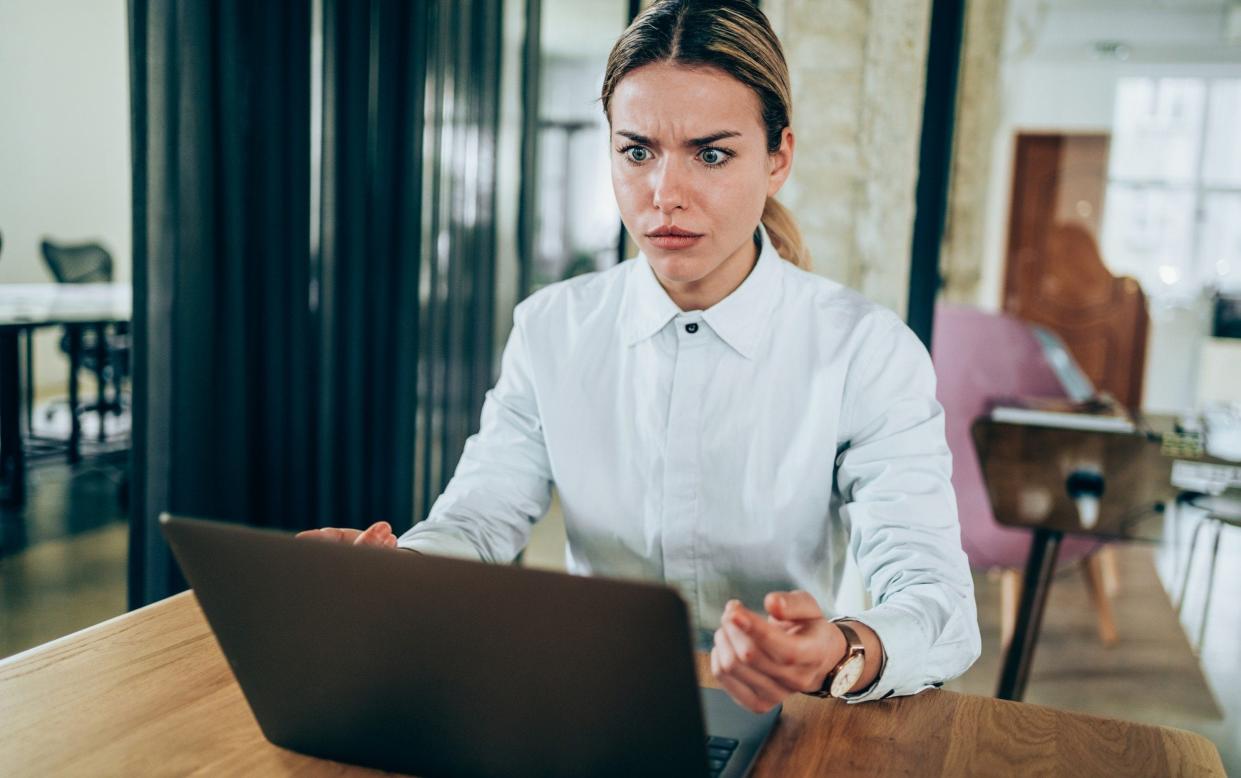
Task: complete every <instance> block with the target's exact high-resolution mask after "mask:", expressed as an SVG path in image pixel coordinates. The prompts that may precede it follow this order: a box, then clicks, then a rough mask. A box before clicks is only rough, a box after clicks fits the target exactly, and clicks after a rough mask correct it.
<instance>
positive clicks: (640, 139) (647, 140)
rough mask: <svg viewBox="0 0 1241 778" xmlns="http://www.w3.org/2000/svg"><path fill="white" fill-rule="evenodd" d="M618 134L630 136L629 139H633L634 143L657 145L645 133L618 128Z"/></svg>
mask: <svg viewBox="0 0 1241 778" xmlns="http://www.w3.org/2000/svg"><path fill="white" fill-rule="evenodd" d="M616 134H617V135H621V136H624V137H626V138H628V139H629V140H631V141H633V142H634V143H640V144H642V145H643V146H654V145H655V141H653V140H651V139H650V138H648V137H646V136H645V135H640V134H638V133H636V132H630V131H629V130H617V131H616Z"/></svg>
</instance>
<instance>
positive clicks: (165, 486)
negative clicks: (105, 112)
mask: <svg viewBox="0 0 1241 778" xmlns="http://www.w3.org/2000/svg"><path fill="white" fill-rule="evenodd" d="M499 19H500V1H499V0H489V1H485V0H473V1H472V2H455V1H453V0H441V2H402V1H400V0H389V1H387V2H384V1H381V0H371V1H370V2H363V1H358V2H349V1H348V0H300V2H299V1H298V0H293V1H292V2H285V3H251V2H244V1H243V0H131V3H130V24H131V54H132V58H131V59H132V71H131V72H132V94H133V131H134V140H133V158H134V182H133V184H134V246H135V248H134V286H135V289H134V292H135V297H134V299H135V306H134V307H135V310H134V330H135V335H134V337H135V365H134V397H135V402H134V484H133V486H134V491H133V498H134V499H133V516H132V522H131V528H132V532H131V547H130V604H131V606H134V607H136V606H138V605H141V604H144V603H147V602H151V601H154V600H156V599H160V598H162V597H164V596H167V595H168V594H171V593H173V592H176V591H178V590H180V589H181V588H183V587H184V582H183V581H182V580H181V578H180V576H179V575H178V573H177V571H176V568H175V564H174V563H173V561H172V560H171V558H170V555H169V552H168V550H167V547H166V546H165V545H164V543H163V540H162V537H161V536H160V534H159V531H158V524H157V519H158V516H159V514H160V513H161V512H163V511H169V512H173V513H180V514H187V515H195V516H206V517H212V518H220V519H228V520H235V521H241V522H245V523H250V524H255V525H261V526H271V527H278V528H283V529H303V528H307V527H312V526H323V525H329V524H330V525H337V526H364V525H366V524H368V523H370V522H372V521H377V520H380V519H386V520H389V521H391V522H392V523H393V524H394V525H396V526H397V527H403V526H408V525H409V524H410V523H411V522H412V521H414V520H415V519H416V518H420V517H421V516H422V515H425V512H426V509H427V508H428V507H429V506H430V502H431V501H432V500H433V499H434V497H435V496H436V495H438V493H439V492H440V490H441V489H442V488H443V485H444V484H445V483H446V481H447V478H448V477H449V476H450V475H451V472H452V468H453V467H454V466H455V463H456V461H457V458H458V457H459V456H460V452H461V448H462V446H463V444H464V440H465V437H466V436H468V435H469V434H470V433H471V432H472V431H473V430H474V428H475V426H476V425H477V414H478V410H479V408H480V407H481V402H482V395H483V392H484V391H485V390H486V388H487V386H488V385H489V384H490V382H491V379H492V355H493V348H492V342H491V333H492V310H493V307H494V306H493V298H494V281H493V279H494V268H493V256H494V250H493V249H494V241H495V237H494V223H493V214H494V210H495V208H494V198H495V186H494V180H495V177H494V153H493V151H494V146H495V143H496V134H497V133H496V128H497V125H498V115H497V113H498V88H499V47H500V31H499V28H498V24H499ZM316 50H318V51H321V53H322V59H321V61H322V68H321V69H315V68H312V61H317V60H316V58H315V57H314V56H313V55H314V53H315V52H316ZM320 96H321V97H320ZM320 100H321V102H320ZM316 128H317V129H318V130H320V131H321V133H320V131H312V130H316Z"/></svg>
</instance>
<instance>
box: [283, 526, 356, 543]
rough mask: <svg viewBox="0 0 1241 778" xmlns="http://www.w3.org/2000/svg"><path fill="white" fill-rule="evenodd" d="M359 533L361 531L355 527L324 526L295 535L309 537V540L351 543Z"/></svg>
mask: <svg viewBox="0 0 1241 778" xmlns="http://www.w3.org/2000/svg"><path fill="white" fill-rule="evenodd" d="M360 534H362V531H361V530H356V529H341V528H340V527H324V528H322V529H308V530H306V531H305V532H299V533H297V537H299V538H309V539H311V540H327V541H332V542H335V543H352V542H353V541H354V539H355V538H357V536H358V535H360Z"/></svg>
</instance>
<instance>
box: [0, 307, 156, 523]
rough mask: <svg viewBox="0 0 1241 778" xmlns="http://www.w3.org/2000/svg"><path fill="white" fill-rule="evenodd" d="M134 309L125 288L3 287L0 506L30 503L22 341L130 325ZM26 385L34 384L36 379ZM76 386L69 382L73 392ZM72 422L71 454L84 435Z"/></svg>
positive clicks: (0, 313)
mask: <svg viewBox="0 0 1241 778" xmlns="http://www.w3.org/2000/svg"><path fill="white" fill-rule="evenodd" d="M132 308H133V294H132V290H131V289H130V287H129V286H128V285H125V284H0V500H2V501H3V502H4V503H5V504H8V505H13V506H18V507H20V506H21V505H22V504H23V503H24V502H25V500H26V457H25V448H24V444H23V442H22V432H21V407H22V396H23V394H24V392H27V391H32V390H33V387H31V386H27V387H23V386H22V383H21V362H20V359H19V349H18V336H19V335H20V334H21V333H23V332H25V333H26V335H27V337H28V338H29V337H31V335H32V334H33V332H34V330H36V329H38V328H40V327H54V326H61V325H65V324H83V325H87V324H94V325H101V326H103V325H109V324H116V323H120V322H127V321H129V319H130V316H131V311H132ZM27 380H28V381H31V382H33V376H28V377H27ZM74 380H75V379H74V378H73V377H72V376H71V378H70V381H71V384H73V385H74V386H75V385H76V384H75V383H74ZM102 391H103V389H102V387H100V392H101V397H100V399H101V401H102ZM71 394H76V391H74V392H72V393H71ZM71 399H73V400H76V398H71ZM71 416H72V425H73V435H74V439H72V440H71V441H70V447H71V449H72V448H73V447H75V446H76V445H77V440H76V438H77V437H80V431H79V428H78V424H77V415H76V414H74V413H72V409H71ZM101 424H102V422H101Z"/></svg>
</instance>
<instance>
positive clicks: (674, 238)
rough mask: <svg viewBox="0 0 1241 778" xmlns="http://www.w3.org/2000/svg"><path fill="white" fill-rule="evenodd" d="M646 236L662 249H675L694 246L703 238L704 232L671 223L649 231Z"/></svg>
mask: <svg viewBox="0 0 1241 778" xmlns="http://www.w3.org/2000/svg"><path fill="white" fill-rule="evenodd" d="M646 237H648V238H650V240H651V243H654V244H655V245H656V246H658V247H659V248H661V249H666V250H669V251H675V250H677V249H686V248H689V247H690V246H693V245H694V244H695V243H697V242H698V241H699V240H701V239H702V233H701V232H690V231H689V230H686V229H682V228H680V227H677V226H675V225H671V224H670V225H667V226H664V227H660V228H658V229H655V230H652V231H650V232H648V233H647V234H646Z"/></svg>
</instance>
